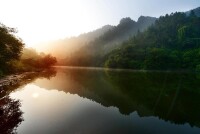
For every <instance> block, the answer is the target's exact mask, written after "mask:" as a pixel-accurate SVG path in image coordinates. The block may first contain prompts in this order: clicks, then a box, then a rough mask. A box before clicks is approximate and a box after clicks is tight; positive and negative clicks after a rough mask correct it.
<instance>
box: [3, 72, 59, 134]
mask: <svg viewBox="0 0 200 134" xmlns="http://www.w3.org/2000/svg"><path fill="white" fill-rule="evenodd" d="M55 76H56V71H55V70H54V69H50V70H46V71H43V72H40V73H25V74H23V77H20V80H17V82H14V84H12V85H11V84H5V85H1V87H0V133H1V134H14V133H17V132H16V129H17V127H18V126H19V125H20V124H21V122H22V121H23V120H24V118H23V117H22V113H23V112H22V111H21V109H20V106H21V103H20V100H19V99H13V98H10V97H9V96H8V95H9V94H10V93H11V92H14V91H15V90H16V89H21V88H23V87H24V86H25V85H26V84H28V83H32V82H33V81H34V80H36V79H37V78H45V79H50V78H51V77H55ZM13 77H15V76H13ZM9 83H11V82H9Z"/></svg>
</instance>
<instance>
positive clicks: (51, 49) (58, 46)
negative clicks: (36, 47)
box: [41, 25, 114, 58]
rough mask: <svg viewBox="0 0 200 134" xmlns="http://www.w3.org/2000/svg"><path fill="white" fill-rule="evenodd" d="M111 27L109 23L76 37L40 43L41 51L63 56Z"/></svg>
mask: <svg viewBox="0 0 200 134" xmlns="http://www.w3.org/2000/svg"><path fill="white" fill-rule="evenodd" d="M113 28H114V27H113V26H111V25H105V26H103V27H102V28H99V29H97V30H94V31H92V32H89V33H84V34H81V35H79V36H78V37H71V38H65V39H60V40H55V41H51V42H47V43H42V44H41V46H43V48H42V51H45V52H48V53H51V54H53V55H55V56H56V57H59V58H65V57H67V56H69V55H70V54H71V53H73V52H75V51H77V50H78V49H79V48H81V47H83V46H84V45H86V44H87V43H88V42H91V41H93V40H94V39H95V38H97V37H99V36H101V35H102V34H104V33H105V32H107V31H108V30H111V29H113Z"/></svg>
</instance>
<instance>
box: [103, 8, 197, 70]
mask: <svg viewBox="0 0 200 134" xmlns="http://www.w3.org/2000/svg"><path fill="white" fill-rule="evenodd" d="M105 66H107V67H112V68H132V69H150V70H152V69H153V70H166V69H170V70H171V69H192V70H195V69H196V70H200V18H199V17H197V16H196V15H195V13H194V11H191V13H190V14H189V15H186V14H185V13H172V14H170V15H168V14H167V15H165V16H161V17H160V18H159V19H158V20H157V21H156V22H155V24H154V25H152V26H151V27H149V28H148V30H146V31H145V32H143V33H139V34H138V35H137V36H134V37H132V38H130V40H129V41H127V42H124V43H123V45H122V47H119V48H117V49H115V50H113V51H112V52H111V53H110V54H108V55H107V57H106V62H105Z"/></svg>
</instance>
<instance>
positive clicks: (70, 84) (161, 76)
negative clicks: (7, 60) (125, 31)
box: [0, 67, 200, 134]
mask: <svg viewBox="0 0 200 134" xmlns="http://www.w3.org/2000/svg"><path fill="white" fill-rule="evenodd" d="M1 96H2V95H1ZM0 105H1V109H2V110H3V112H0V121H1V129H2V130H1V131H2V132H7V133H19V134H178V133H180V134H199V133H200V112H199V111H200V74H196V73H187V72H153V71H152V72H148V71H131V70H108V69H100V68H72V67H54V68H52V69H51V70H49V71H46V72H43V73H39V74H35V75H31V76H30V77H29V79H28V80H27V82H25V83H23V84H18V85H15V86H9V87H8V88H7V92H6V93H5V95H4V97H2V98H1V99H0ZM2 126H3V127H2Z"/></svg>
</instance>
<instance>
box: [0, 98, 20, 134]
mask: <svg viewBox="0 0 200 134" xmlns="http://www.w3.org/2000/svg"><path fill="white" fill-rule="evenodd" d="M20 105H21V103H20V101H19V100H14V99H11V98H10V97H8V96H6V97H4V98H1V99H0V133H1V134H14V133H16V131H15V130H16V128H17V127H18V126H19V125H20V123H21V122H22V121H23V117H22V114H23V113H22V111H21V110H20Z"/></svg>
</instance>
